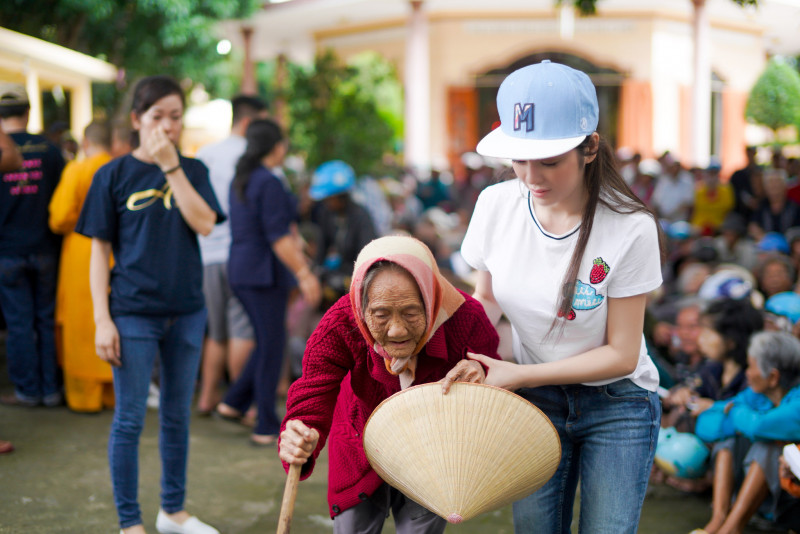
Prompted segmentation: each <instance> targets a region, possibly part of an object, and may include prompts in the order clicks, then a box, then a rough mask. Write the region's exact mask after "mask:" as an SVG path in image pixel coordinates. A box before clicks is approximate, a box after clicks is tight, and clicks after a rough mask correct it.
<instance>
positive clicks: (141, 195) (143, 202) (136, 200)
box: [125, 183, 172, 211]
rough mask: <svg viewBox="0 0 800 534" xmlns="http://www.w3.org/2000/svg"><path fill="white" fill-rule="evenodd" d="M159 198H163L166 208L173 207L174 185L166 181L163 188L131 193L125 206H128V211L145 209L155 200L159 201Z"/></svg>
mask: <svg viewBox="0 0 800 534" xmlns="http://www.w3.org/2000/svg"><path fill="white" fill-rule="evenodd" d="M159 198H160V199H163V201H164V207H165V208H166V209H168V210H170V209H172V187H170V185H169V184H168V183H165V184H164V186H163V187H162V188H161V189H155V188H153V189H145V190H144V191H137V192H136V193H133V194H131V196H129V197H128V201H127V202H126V203H125V207H126V208H128V211H139V210H143V209H144V208H146V207H148V206H150V205H151V204H153V203H154V202H158V199H159Z"/></svg>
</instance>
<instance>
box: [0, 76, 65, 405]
mask: <svg viewBox="0 0 800 534" xmlns="http://www.w3.org/2000/svg"><path fill="white" fill-rule="evenodd" d="M29 111H30V103H29V101H28V95H27V93H26V91H25V88H24V87H23V86H21V85H19V84H9V83H3V84H0V125H2V129H3V130H4V131H5V132H6V133H8V135H9V137H11V139H12V140H13V141H14V142H15V143H16V144H17V146H18V147H19V150H20V152H21V153H22V158H23V162H22V167H21V168H20V169H18V170H16V171H11V172H6V173H3V174H2V175H0V308H2V311H3V316H4V318H5V321H6V324H7V326H8V337H7V339H6V356H7V360H8V374H9V378H10V379H11V382H12V383H13V384H14V394H13V395H9V396H4V397H0V402H2V403H3V404H8V405H15V406H38V405H45V406H57V405H60V404H61V403H62V400H63V397H62V394H61V385H60V380H59V373H58V365H57V363H56V349H55V323H54V311H55V296H56V280H57V272H58V253H59V248H60V239H59V238H58V236H56V235H55V234H53V233H52V232H50V228H49V227H48V224H47V219H48V205H49V203H50V197H51V196H52V195H53V191H54V190H55V187H56V184H57V183H58V180H59V179H60V177H61V171H62V170H63V168H64V158H63V157H62V155H61V151H60V150H59V149H58V148H57V147H56V146H55V145H53V144H52V143H50V142H49V141H47V140H46V139H45V138H44V137H42V136H39V135H33V134H29V133H27V131H26V128H27V124H28V113H29Z"/></svg>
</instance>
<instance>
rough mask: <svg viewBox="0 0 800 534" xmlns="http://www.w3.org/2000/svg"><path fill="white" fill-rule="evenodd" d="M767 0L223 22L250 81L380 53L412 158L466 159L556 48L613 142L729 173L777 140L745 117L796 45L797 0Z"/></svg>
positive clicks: (400, 6)
mask: <svg viewBox="0 0 800 534" xmlns="http://www.w3.org/2000/svg"><path fill="white" fill-rule="evenodd" d="M565 3H568V4H571V2H565ZM760 4H761V5H760V6H759V7H758V8H752V7H748V8H742V7H740V6H738V5H737V4H735V3H734V2H733V1H732V0H598V2H597V14H596V15H595V16H590V17H581V16H578V15H577V14H576V13H575V11H574V10H573V9H572V8H571V7H562V8H558V7H556V2H555V0H495V1H493V2H486V1H485V0H292V1H288V2H286V1H284V2H280V3H277V2H273V3H267V4H265V5H264V7H263V8H262V9H261V10H260V11H259V12H258V13H257V14H255V15H254V16H253V17H252V18H250V19H249V20H246V21H226V22H225V23H223V24H222V26H221V28H222V31H223V33H224V34H225V37H227V38H228V39H230V40H231V41H232V42H233V44H234V46H239V47H244V49H245V53H244V57H245V58H246V62H245V65H244V72H245V81H247V80H248V79H251V80H252V78H253V77H252V72H253V63H254V62H257V61H262V60H273V59H275V58H276V57H288V58H290V59H291V60H292V61H298V62H309V63H310V62H311V60H312V58H313V55H314V53H315V52H316V51H318V50H322V49H325V48H332V49H333V50H335V52H336V53H337V54H338V55H339V56H340V57H342V58H343V59H344V60H345V61H346V60H347V59H348V58H350V57H353V56H355V55H357V54H359V53H361V52H364V51H367V50H369V51H376V52H378V53H380V54H381V55H382V56H383V57H385V58H386V59H388V60H389V61H391V62H392V63H394V64H395V65H396V67H397V69H398V73H399V75H400V77H401V80H402V81H403V84H404V87H405V100H406V111H405V132H406V134H405V135H406V139H405V157H406V162H407V163H409V164H411V165H415V166H418V167H422V168H425V167H428V166H430V164H431V162H434V161H439V160H441V159H442V158H447V160H448V161H450V162H451V164H452V165H453V166H456V167H457V166H458V165H459V162H460V155H461V154H462V153H463V152H467V151H471V150H474V147H475V145H476V143H477V141H478V140H479V139H480V137H481V136H482V135H484V134H485V133H486V132H488V131H489V129H490V128H491V125H492V123H493V122H494V121H495V120H496V119H497V115H496V110H495V103H494V99H495V96H496V92H497V87H498V86H499V84H500V82H501V81H502V80H503V78H504V77H505V75H506V74H508V73H509V72H511V71H512V70H514V69H516V68H519V67H522V66H524V65H527V64H531V63H535V62H539V61H541V60H542V59H551V60H553V61H558V62H562V63H566V64H568V65H570V66H573V67H576V68H579V69H581V70H584V71H585V72H587V73H588V74H589V75H590V76H591V78H592V80H593V82H594V83H595V85H596V86H597V90H598V98H599V101H600V106H601V113H600V116H601V121H600V125H599V130H600V132H601V133H602V134H604V135H605V136H606V137H607V138H608V139H609V140H610V141H611V142H612V144H613V146H615V147H622V146H625V147H629V148H631V149H633V150H636V151H639V152H641V153H642V154H643V155H644V156H645V157H653V156H657V155H659V154H661V153H663V152H664V151H667V150H669V151H670V152H671V153H673V154H674V155H676V156H677V157H678V158H679V159H680V160H681V161H682V162H684V163H685V164H687V165H705V164H706V163H707V162H708V159H709V157H711V156H717V157H719V158H720V159H721V161H722V163H723V172H730V171H731V170H733V169H735V168H737V167H739V166H741V165H742V164H743V162H744V146H745V145H746V144H748V143H756V142H762V141H765V140H767V139H766V137H765V132H764V131H763V130H762V129H760V128H757V127H754V126H752V125H748V124H747V123H746V121H745V118H744V110H745V104H746V101H747V97H748V94H749V92H750V89H751V88H752V86H753V84H754V83H755V81H756V80H757V78H758V76H759V75H760V74H761V72H762V71H763V69H764V67H765V66H766V62H767V61H768V59H769V57H770V56H771V55H773V54H787V55H797V54H800V31H798V30H800V1H798V0H761V2H760ZM243 35H245V36H246V38H244V37H243ZM696 44H697V46H696ZM248 73H249V74H248ZM245 85H246V84H245ZM703 95H705V96H703Z"/></svg>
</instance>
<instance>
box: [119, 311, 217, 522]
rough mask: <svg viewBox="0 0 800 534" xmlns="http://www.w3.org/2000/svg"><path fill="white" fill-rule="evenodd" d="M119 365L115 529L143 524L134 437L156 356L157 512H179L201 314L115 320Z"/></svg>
mask: <svg viewBox="0 0 800 534" xmlns="http://www.w3.org/2000/svg"><path fill="white" fill-rule="evenodd" d="M114 324H115V325H116V326H117V330H118V331H119V336H120V357H121V360H122V365H121V366H120V367H114V368H113V372H114V393H115V394H116V406H115V408H114V420H113V421H112V423H111V436H110V437H109V440H108V458H109V464H110V466H111V484H112V486H113V488H114V504H115V505H116V507H117V514H118V515H119V526H120V528H128V527H131V526H133V525H138V524H140V523H141V522H142V515H141V510H140V509H139V502H138V500H137V497H138V487H139V436H140V435H141V433H142V428H143V427H144V418H145V414H146V412H147V405H146V403H147V392H148V387H149V385H150V376H151V372H152V369H153V361H154V360H155V357H156V354H158V355H159V356H160V358H159V360H160V362H161V367H160V371H161V374H160V377H161V383H160V386H161V399H160V404H159V422H160V427H159V428H160V431H159V435H158V446H159V451H160V452H161V507H162V508H163V509H164V511H165V512H167V513H175V512H179V511H181V510H183V501H184V497H185V495H186V463H187V458H188V454H189V418H190V415H191V405H192V394H193V392H194V386H195V381H196V379H197V371H198V367H199V365H200V352H201V347H202V343H203V332H204V330H205V325H206V310H205V308H203V309H202V310H200V311H197V312H194V313H188V314H184V315H178V316H174V317H158V316H143V315H124V316H118V317H114Z"/></svg>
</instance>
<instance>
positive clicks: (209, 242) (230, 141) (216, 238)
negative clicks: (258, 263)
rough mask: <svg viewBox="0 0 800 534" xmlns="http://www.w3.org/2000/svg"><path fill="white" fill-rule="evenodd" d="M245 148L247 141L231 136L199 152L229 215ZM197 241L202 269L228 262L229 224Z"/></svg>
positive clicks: (229, 245) (216, 228)
mask: <svg viewBox="0 0 800 534" xmlns="http://www.w3.org/2000/svg"><path fill="white" fill-rule="evenodd" d="M245 148H247V141H246V140H245V138H244V137H241V136H239V135H231V136H229V137H227V138H225V139H223V140H222V141H220V142H218V143H213V144H211V145H206V146H204V147H202V148H201V149H200V150H198V151H197V155H196V157H197V159H199V160H200V161H202V162H203V163H205V164H206V167H208V176H209V179H210V180H211V187H213V188H214V194H215V195H216V196H217V201H218V202H219V205H220V207H222V210H223V211H224V212H225V214H226V215H227V214H228V210H229V209H230V205H229V202H228V194H229V191H230V187H231V181H232V180H233V176H234V175H235V174H236V163H237V162H238V161H239V158H240V157H241V155H242V154H244V150H245ZM198 238H199V242H200V254H201V256H202V257H203V265H213V264H215V263H225V262H226V261H228V254H229V251H230V248H231V227H230V225H229V224H228V221H227V220H226V221H225V222H222V223H219V224H217V225H215V226H214V228H213V229H212V230H211V233H210V234H208V235H207V236H202V235H200V236H198Z"/></svg>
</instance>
